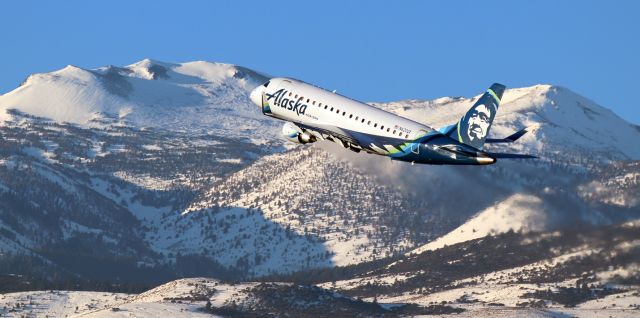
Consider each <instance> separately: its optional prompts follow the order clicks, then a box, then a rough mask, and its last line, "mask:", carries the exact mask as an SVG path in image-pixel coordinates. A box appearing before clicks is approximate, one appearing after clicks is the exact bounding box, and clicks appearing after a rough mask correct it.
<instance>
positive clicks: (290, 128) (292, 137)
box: [282, 122, 317, 144]
mask: <svg viewBox="0 0 640 318" xmlns="http://www.w3.org/2000/svg"><path fill="white" fill-rule="evenodd" d="M282 135H283V136H284V138H285V139H287V140H289V141H291V142H295V143H298V144H308V143H312V142H315V141H316V140H317V139H316V136H314V135H312V134H310V133H309V132H307V131H304V130H302V129H301V128H300V127H298V126H296V125H295V124H294V123H290V122H287V123H285V124H284V126H282Z"/></svg>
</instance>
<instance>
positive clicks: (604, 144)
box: [0, 60, 640, 276]
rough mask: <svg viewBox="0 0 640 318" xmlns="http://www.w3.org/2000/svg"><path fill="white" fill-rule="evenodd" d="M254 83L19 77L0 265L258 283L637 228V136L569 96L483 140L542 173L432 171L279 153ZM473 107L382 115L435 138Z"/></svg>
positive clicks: (199, 65)
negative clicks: (186, 267) (45, 264)
mask: <svg viewBox="0 0 640 318" xmlns="http://www.w3.org/2000/svg"><path fill="white" fill-rule="evenodd" d="M264 79H265V78H264V76H262V75H260V74H259V73H257V72H254V71H251V70H249V69H246V68H243V67H240V66H233V65H228V64H220V63H210V62H188V63H166V62H159V61H152V60H143V61H140V62H138V63H135V64H132V65H129V66H123V67H117V66H108V67H102V68H98V69H93V70H85V69H81V68H78V67H71V66H70V67H66V68H64V69H62V70H59V71H56V72H52V73H45V74H35V75H32V76H30V77H29V78H28V79H27V80H26V81H25V83H23V85H21V86H20V87H19V88H17V89H16V90H14V91H12V92H8V93H6V94H4V95H2V96H0V109H4V110H7V111H8V113H7V115H6V116H5V117H7V116H8V117H7V118H9V119H11V120H9V121H6V122H4V124H3V125H0V136H1V138H2V146H3V147H2V148H0V195H3V199H4V200H2V201H0V231H2V232H1V233H2V234H3V235H0V250H2V251H5V252H25V251H32V250H37V251H42V250H44V251H49V249H52V248H53V249H58V251H59V250H62V251H65V252H66V251H76V250H79V249H80V248H79V247H83V248H87V246H91V247H95V246H100V247H101V248H102V249H103V251H109V253H111V254H110V255H111V256H113V257H119V256H127V257H132V258H133V259H132V262H133V263H134V264H145V265H149V266H160V265H162V266H165V265H166V266H174V265H176V264H177V263H179V260H180V259H181V257H185V256H196V257H202V258H201V259H200V260H203V259H204V260H207V261H212V262H214V263H215V265H218V266H220V267H221V268H220V270H221V271H222V270H225V269H226V270H229V271H231V272H233V273H235V274H238V273H240V274H242V275H251V276H256V275H265V274H269V273H272V272H292V271H296V270H300V269H306V268H314V267H327V266H335V265H348V264H357V263H360V262H364V261H368V260H373V259H380V258H384V257H388V256H392V255H402V254H403V253H406V252H409V251H411V250H413V249H415V248H417V247H420V246H423V245H425V244H430V245H428V246H429V249H432V248H436V247H438V246H443V245H444V244H452V243H455V242H460V241H464V240H469V239H473V238H477V237H480V236H484V235H487V234H491V233H501V232H507V231H509V230H510V229H513V230H518V231H530V230H546V229H556V228H563V227H567V226H575V225H576V224H580V225H582V224H587V225H600V224H610V223H615V222H622V221H625V220H627V219H629V218H633V217H637V216H638V210H637V209H634V207H637V205H638V200H637V199H636V198H637V191H638V190H637V189H638V185H639V184H640V182H639V180H640V179H639V178H638V176H639V175H640V174H639V171H638V169H639V167H640V166H638V165H634V164H625V165H623V166H620V161H619V160H621V159H635V160H637V159H639V158H640V156H638V153H639V147H640V145H639V144H638V143H629V142H628V140H636V139H638V137H640V136H639V135H638V134H640V132H639V131H638V129H637V127H636V126H633V125H631V124H629V123H627V122H625V121H624V120H622V119H620V118H619V117H617V116H615V114H613V113H612V112H610V111H609V110H607V109H605V108H603V107H601V106H598V105H596V104H595V103H593V102H591V101H589V100H588V99H586V98H584V97H581V96H579V95H577V94H575V93H572V92H571V91H569V90H568V89H565V88H560V87H555V86H549V85H537V86H533V87H525V88H515V89H509V90H507V91H506V93H505V95H504V98H503V104H502V106H501V109H500V112H499V113H498V117H497V118H496V120H495V127H494V129H493V130H492V135H494V136H497V137H503V136H506V135H508V134H511V133H512V132H514V131H516V130H519V129H521V128H523V127H525V126H535V127H536V128H535V129H534V130H533V131H532V132H531V133H529V134H527V135H525V136H524V137H523V138H522V140H519V141H518V142H517V143H515V144H513V145H507V146H500V147H492V148H490V150H502V148H505V147H507V148H509V150H510V151H517V152H523V153H533V154H537V155H539V156H540V157H541V158H540V159H539V160H533V161H519V162H516V161H506V160H501V161H500V162H498V164H496V165H493V166H489V167H434V166H411V165H406V164H403V163H400V162H389V160H388V158H384V157H379V156H372V155H367V154H355V153H351V152H348V151H346V150H344V149H339V147H337V146H336V145H333V144H322V145H321V144H314V145H304V146H295V145H291V144H290V145H288V146H286V147H282V145H283V144H282V140H281V138H279V137H278V135H279V134H280V129H279V127H280V126H281V125H282V122H279V121H276V120H272V119H270V118H267V117H265V116H263V115H262V114H261V113H260V111H259V109H258V108H257V107H256V106H255V105H253V104H251V102H250V101H249V99H248V96H247V95H248V92H249V91H250V90H251V89H252V88H253V87H254V86H255V85H258V84H259V83H261V82H262V81H263V80H264ZM475 99H477V97H473V98H449V97H444V98H440V99H436V100H432V101H400V102H394V103H388V104H379V105H378V106H379V107H382V108H385V109H388V110H390V111H392V112H395V113H398V114H400V115H403V116H408V117H412V118H414V119H417V120H419V121H422V122H424V123H426V124H428V125H431V126H435V127H437V126H442V125H446V124H450V123H453V122H455V121H456V120H457V119H458V118H459V116H461V114H463V113H464V112H465V111H466V110H467V109H468V108H469V106H470V105H471V104H472V103H473V102H474V101H475ZM33 116H43V117H45V118H47V119H42V118H33ZM63 122H69V124H64V123H63ZM307 148H308V149H307ZM488 148H489V146H488ZM461 194H462V195H464V199H460V197H459V196H460V195H461ZM23 203H24V204H23ZM43 207H46V208H43ZM87 207H90V208H87ZM447 233H450V234H448V235H447ZM443 235H446V236H444V237H442V238H440V239H439V240H436V239H438V237H440V236H443ZM433 240H436V241H433ZM432 241H433V242H432ZM430 242H431V243H430ZM76 256H77V257H80V256H79V255H68V257H76ZM99 256H103V255H99ZM45 259H46V258H45ZM82 259H84V258H82ZM183 261H184V258H183ZM198 264H200V265H202V267H200V268H199V270H202V269H203V268H205V269H211V268H214V267H215V266H213V265H211V264H208V263H206V262H203V263H198ZM82 268H87V267H82ZM215 268H216V269H218V267H215ZM71 271H72V272H76V271H78V269H77V268H74V269H72V270H71ZM48 272H50V271H48ZM200 273H201V272H200ZM206 273H207V274H209V273H210V272H206ZM201 274H203V273H201ZM212 275H213V274H212Z"/></svg>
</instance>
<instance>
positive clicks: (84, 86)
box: [0, 59, 273, 137]
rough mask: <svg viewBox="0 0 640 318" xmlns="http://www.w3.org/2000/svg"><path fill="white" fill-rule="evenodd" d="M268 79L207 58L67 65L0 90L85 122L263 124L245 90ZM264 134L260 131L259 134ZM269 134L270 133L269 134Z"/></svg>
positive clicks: (172, 126) (23, 104)
mask: <svg viewBox="0 0 640 318" xmlns="http://www.w3.org/2000/svg"><path fill="white" fill-rule="evenodd" d="M263 80H266V77H264V76H263V75H261V74H258V73H255V72H253V71H251V70H248V69H245V68H242V67H238V66H234V65H230V64H222V63H210V62H204V61H196V62H188V63H164V62H159V61H152V60H149V59H145V60H142V61H140V62H137V63H135V64H132V65H129V66H125V67H116V66H107V67H101V68H98V69H92V70H85V69H82V68H79V67H76V66H72V65H69V66H67V67H65V68H63V69H61V70H58V71H55V72H51V73H41V74H33V75H31V76H29V77H28V78H27V79H26V80H25V82H24V83H23V84H22V85H21V86H20V87H18V88H16V89H15V90H13V91H11V92H8V93H6V94H4V95H1V96H0V114H3V115H2V117H0V120H1V121H3V120H6V119H8V118H10V116H8V115H7V114H6V110H8V109H16V110H19V111H21V112H24V113H27V114H30V115H35V116H39V117H44V118H50V119H52V120H54V121H57V122H68V123H73V124H78V125H81V126H86V127H101V126H104V122H105V121H107V122H109V123H110V124H115V123H120V124H123V123H126V124H128V125H135V126H138V127H159V128H164V129H169V130H175V131H187V132H190V131H192V132H198V133H201V132H205V133H206V132H217V133H220V132H221V131H227V133H228V134H232V135H235V134H236V132H245V134H244V135H247V133H246V131H247V130H251V131H260V128H263V127H265V126H266V127H269V126H270V125H271V124H272V123H269V122H265V121H264V116H263V115H262V113H260V112H259V111H257V108H256V107H255V106H253V105H252V104H251V103H250V101H249V99H248V92H249V91H250V90H251V89H253V88H254V87H255V86H257V85H259V84H261V82H262V81H263ZM256 137H261V136H259V135H258V136H256ZM270 137H273V136H270Z"/></svg>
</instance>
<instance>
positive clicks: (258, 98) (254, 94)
mask: <svg viewBox="0 0 640 318" xmlns="http://www.w3.org/2000/svg"><path fill="white" fill-rule="evenodd" d="M263 93H264V86H263V85H260V86H258V87H256V88H255V89H253V91H251V94H250V95H249V98H250V99H251V101H252V102H253V103H254V104H256V105H258V106H260V107H262V94H263Z"/></svg>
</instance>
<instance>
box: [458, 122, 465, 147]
mask: <svg viewBox="0 0 640 318" xmlns="http://www.w3.org/2000/svg"><path fill="white" fill-rule="evenodd" d="M460 122H462V118H460V120H458V141H459V142H461V143H464V142H463V141H462V137H461V136H460Z"/></svg>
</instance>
